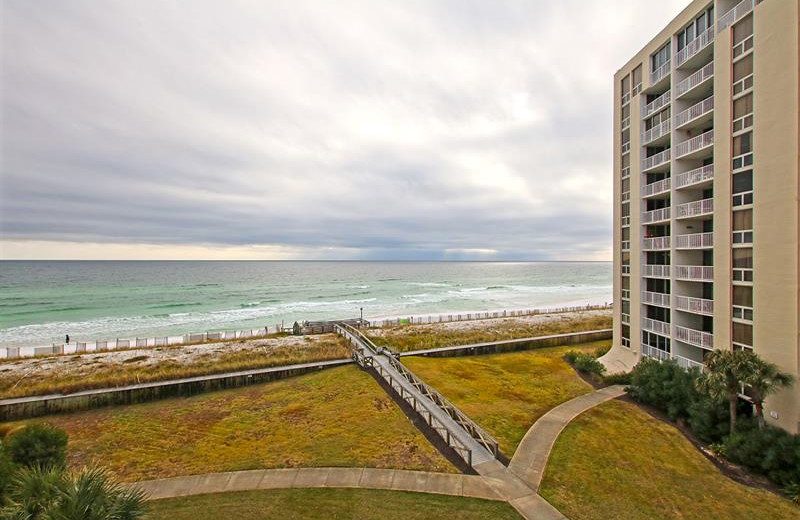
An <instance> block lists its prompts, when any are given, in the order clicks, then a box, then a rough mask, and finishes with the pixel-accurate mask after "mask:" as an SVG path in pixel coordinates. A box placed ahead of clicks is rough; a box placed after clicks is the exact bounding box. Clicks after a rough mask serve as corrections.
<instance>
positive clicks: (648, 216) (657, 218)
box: [642, 207, 670, 224]
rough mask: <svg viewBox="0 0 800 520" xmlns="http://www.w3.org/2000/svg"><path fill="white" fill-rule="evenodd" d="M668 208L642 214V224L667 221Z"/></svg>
mask: <svg viewBox="0 0 800 520" xmlns="http://www.w3.org/2000/svg"><path fill="white" fill-rule="evenodd" d="M669 214H670V208H669V207H666V208H659V209H654V210H653V211H645V212H644V213H642V224H652V223H654V222H663V221H665V220H669Z"/></svg>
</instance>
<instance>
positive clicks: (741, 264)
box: [733, 248, 753, 269]
mask: <svg viewBox="0 0 800 520" xmlns="http://www.w3.org/2000/svg"><path fill="white" fill-rule="evenodd" d="M733 267H736V268H738V269H752V268H753V250H752V249H750V248H741V249H734V250H733Z"/></svg>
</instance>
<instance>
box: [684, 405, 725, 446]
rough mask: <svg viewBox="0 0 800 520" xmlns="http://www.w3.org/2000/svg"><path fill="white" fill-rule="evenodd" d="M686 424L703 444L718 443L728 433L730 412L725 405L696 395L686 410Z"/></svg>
mask: <svg viewBox="0 0 800 520" xmlns="http://www.w3.org/2000/svg"><path fill="white" fill-rule="evenodd" d="M687 412H688V414H689V418H688V421H687V422H688V424H689V428H691V429H692V431H693V432H694V434H695V435H697V438H698V439H700V440H701V441H703V442H716V443H718V442H720V441H721V440H722V439H723V438H724V437H725V436H726V435H728V433H729V430H730V428H729V424H730V412H729V411H728V406H727V404H725V403H723V402H720V401H716V400H714V399H711V398H710V397H708V396H706V395H704V394H700V393H698V394H696V395H695V396H694V399H693V400H692V402H691V403H689V406H688V408H687Z"/></svg>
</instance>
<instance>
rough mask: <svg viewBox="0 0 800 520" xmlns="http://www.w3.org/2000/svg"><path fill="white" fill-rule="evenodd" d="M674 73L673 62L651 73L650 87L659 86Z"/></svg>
mask: <svg viewBox="0 0 800 520" xmlns="http://www.w3.org/2000/svg"><path fill="white" fill-rule="evenodd" d="M671 71H672V62H669V61H668V62H666V63H665V64H663V65H662V66H660V67H659V68H657V69H656V70H654V71H653V72H651V73H650V87H654V86H656V85H658V84H659V83H660V82H661V80H663V79H666V78H667V77H668V76H669V73H670V72H671Z"/></svg>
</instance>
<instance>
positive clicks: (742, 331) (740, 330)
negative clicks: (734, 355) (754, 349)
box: [733, 322, 753, 347]
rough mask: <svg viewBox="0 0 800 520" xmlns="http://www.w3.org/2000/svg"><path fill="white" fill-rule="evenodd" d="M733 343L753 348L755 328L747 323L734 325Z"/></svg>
mask: <svg viewBox="0 0 800 520" xmlns="http://www.w3.org/2000/svg"><path fill="white" fill-rule="evenodd" d="M733 342H734V343H739V344H740V345H747V346H749V347H751V346H753V326H752V325H747V324H745V323H736V322H734V324H733Z"/></svg>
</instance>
